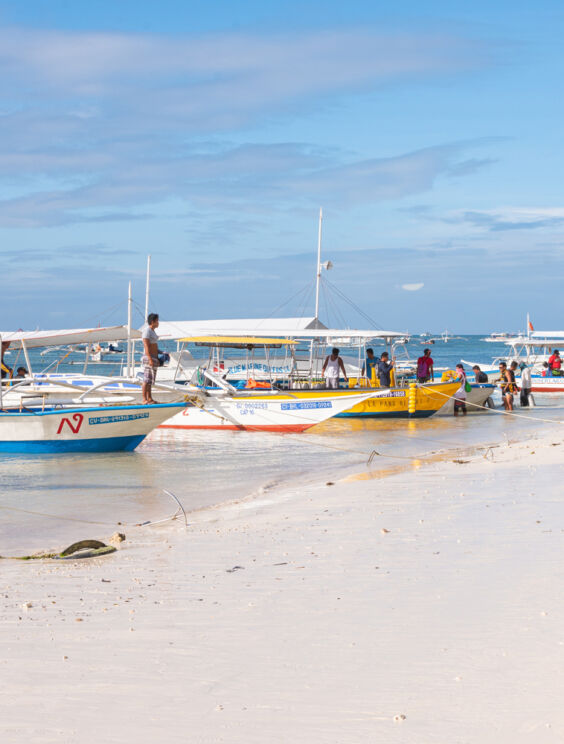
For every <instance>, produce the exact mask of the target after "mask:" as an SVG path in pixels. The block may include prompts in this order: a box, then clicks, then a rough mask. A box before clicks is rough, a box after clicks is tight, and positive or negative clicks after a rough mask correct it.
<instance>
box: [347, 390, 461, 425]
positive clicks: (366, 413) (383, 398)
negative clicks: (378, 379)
mask: <svg viewBox="0 0 564 744" xmlns="http://www.w3.org/2000/svg"><path fill="white" fill-rule="evenodd" d="M459 387H460V382H428V383H425V385H417V386H414V387H411V388H410V387H391V388H390V389H389V391H388V392H387V393H386V394H385V395H380V396H379V397H378V398H368V400H364V401H362V402H361V403H358V404H357V405H356V406H353V407H352V408H349V410H348V411H344V412H343V413H339V414H337V418H425V417H427V416H432V415H433V414H434V413H436V412H437V411H438V410H439V408H442V406H444V404H445V403H446V402H447V401H448V400H450V398H451V397H452V396H453V395H454V393H455V392H456V391H457V390H458V388H459ZM410 409H411V410H410Z"/></svg>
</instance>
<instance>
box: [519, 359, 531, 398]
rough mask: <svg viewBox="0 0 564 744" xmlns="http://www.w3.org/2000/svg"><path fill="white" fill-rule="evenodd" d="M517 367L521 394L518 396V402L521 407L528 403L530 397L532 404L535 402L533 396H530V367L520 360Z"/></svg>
mask: <svg viewBox="0 0 564 744" xmlns="http://www.w3.org/2000/svg"><path fill="white" fill-rule="evenodd" d="M519 369H520V370H521V395H520V397H519V402H520V403H521V405H522V406H523V408H526V407H527V406H529V405H530V403H529V398H531V400H532V401H533V404H534V402H535V401H534V398H533V397H532V396H531V387H532V385H533V383H532V380H531V368H530V367H528V366H527V365H526V364H525V362H521V364H520V365H519Z"/></svg>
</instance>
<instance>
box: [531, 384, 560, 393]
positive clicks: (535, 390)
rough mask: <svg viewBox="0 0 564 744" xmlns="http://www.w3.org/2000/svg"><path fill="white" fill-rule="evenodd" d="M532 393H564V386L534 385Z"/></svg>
mask: <svg viewBox="0 0 564 744" xmlns="http://www.w3.org/2000/svg"><path fill="white" fill-rule="evenodd" d="M531 393H564V386H562V387H554V386H553V385H551V386H550V387H532V388H531Z"/></svg>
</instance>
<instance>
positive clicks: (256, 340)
mask: <svg viewBox="0 0 564 744" xmlns="http://www.w3.org/2000/svg"><path fill="white" fill-rule="evenodd" d="M178 341H181V342H184V343H190V344H196V346H232V347H234V348H242V349H246V348H249V347H250V346H252V347H254V346H275V347H280V346H292V345H293V344H295V343H296V341H289V340H288V339H287V338H260V337H257V336H188V337H187V338H179V339H178Z"/></svg>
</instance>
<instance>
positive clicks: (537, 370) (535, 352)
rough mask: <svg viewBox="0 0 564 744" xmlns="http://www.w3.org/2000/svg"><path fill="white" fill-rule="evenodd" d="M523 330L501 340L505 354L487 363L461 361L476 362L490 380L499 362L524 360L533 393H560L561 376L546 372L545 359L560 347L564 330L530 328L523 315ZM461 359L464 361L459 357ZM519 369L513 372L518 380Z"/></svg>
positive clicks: (563, 344)
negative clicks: (524, 331)
mask: <svg viewBox="0 0 564 744" xmlns="http://www.w3.org/2000/svg"><path fill="white" fill-rule="evenodd" d="M527 328H528V330H527V333H526V334H519V335H516V336H513V337H507V339H506V340H505V341H504V342H503V343H504V344H505V346H506V347H507V353H506V354H504V355H502V356H498V357H495V358H494V359H493V360H492V361H491V362H489V363H485V364H483V363H480V362H464V363H465V364H469V365H470V366H474V364H478V366H479V367H480V369H481V370H482V371H483V372H485V373H486V374H487V375H488V378H489V380H490V381H493V380H495V379H497V378H498V377H499V364H500V362H505V363H506V364H507V365H508V366H509V364H510V363H511V362H517V364H518V365H519V364H521V363H524V364H526V365H527V367H530V368H531V382H532V387H531V390H532V392H533V393H564V376H556V375H554V376H553V375H552V374H551V373H550V374H549V372H550V371H549V370H548V369H547V366H548V360H549V359H550V356H551V355H552V354H553V352H554V351H555V350H556V349H558V348H563V347H564V331H534V330H533V329H532V324H531V323H530V320H529V317H528V316H527ZM463 361H464V360H463ZM519 375H520V371H517V373H516V376H517V383H519V379H518V378H519Z"/></svg>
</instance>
